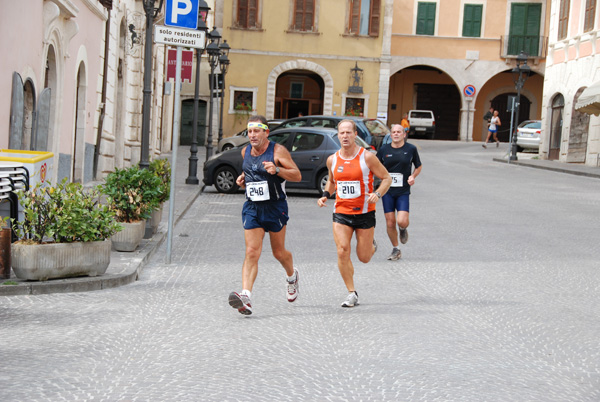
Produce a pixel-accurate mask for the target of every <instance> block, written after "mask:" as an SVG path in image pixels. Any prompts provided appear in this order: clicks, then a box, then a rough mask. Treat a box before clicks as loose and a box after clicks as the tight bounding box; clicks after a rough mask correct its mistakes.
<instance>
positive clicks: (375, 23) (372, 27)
mask: <svg viewBox="0 0 600 402" xmlns="http://www.w3.org/2000/svg"><path fill="white" fill-rule="evenodd" d="M380 14H381V1H380V0H371V18H370V20H369V35H370V36H378V35H379V20H380Z"/></svg>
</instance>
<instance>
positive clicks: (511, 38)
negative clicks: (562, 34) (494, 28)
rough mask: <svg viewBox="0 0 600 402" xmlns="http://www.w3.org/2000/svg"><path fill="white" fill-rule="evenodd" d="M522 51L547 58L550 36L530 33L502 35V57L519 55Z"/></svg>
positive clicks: (535, 56) (532, 55)
mask: <svg viewBox="0 0 600 402" xmlns="http://www.w3.org/2000/svg"><path fill="white" fill-rule="evenodd" d="M521 51H523V52H525V53H527V54H528V55H529V57H532V58H545V57H546V54H547V53H548V37H546V36H528V35H504V36H502V48H501V53H500V57H503V58H513V57H517V55H518V54H519V53H521Z"/></svg>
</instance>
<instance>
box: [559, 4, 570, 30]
mask: <svg viewBox="0 0 600 402" xmlns="http://www.w3.org/2000/svg"><path fill="white" fill-rule="evenodd" d="M570 3H571V2H570V1H569V0H560V10H559V14H558V39H564V38H566V37H567V29H568V28H569V5H570Z"/></svg>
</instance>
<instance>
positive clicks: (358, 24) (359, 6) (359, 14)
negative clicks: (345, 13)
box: [347, 0, 381, 36]
mask: <svg viewBox="0 0 600 402" xmlns="http://www.w3.org/2000/svg"><path fill="white" fill-rule="evenodd" d="M380 21H381V0H350V12H349V19H348V29H347V32H348V33H349V34H353V35H365V36H366V35H369V36H378V35H379V23H380Z"/></svg>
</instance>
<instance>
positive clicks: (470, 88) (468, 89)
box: [463, 84, 477, 96]
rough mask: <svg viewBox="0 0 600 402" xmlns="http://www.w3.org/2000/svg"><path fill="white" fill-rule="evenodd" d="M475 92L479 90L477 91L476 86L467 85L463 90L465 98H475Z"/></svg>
mask: <svg viewBox="0 0 600 402" xmlns="http://www.w3.org/2000/svg"><path fill="white" fill-rule="evenodd" d="M475 92H477V90H476V89H475V86H474V85H471V84H469V85H467V86H466V87H465V88H464V89H463V93H464V94H465V96H475Z"/></svg>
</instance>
